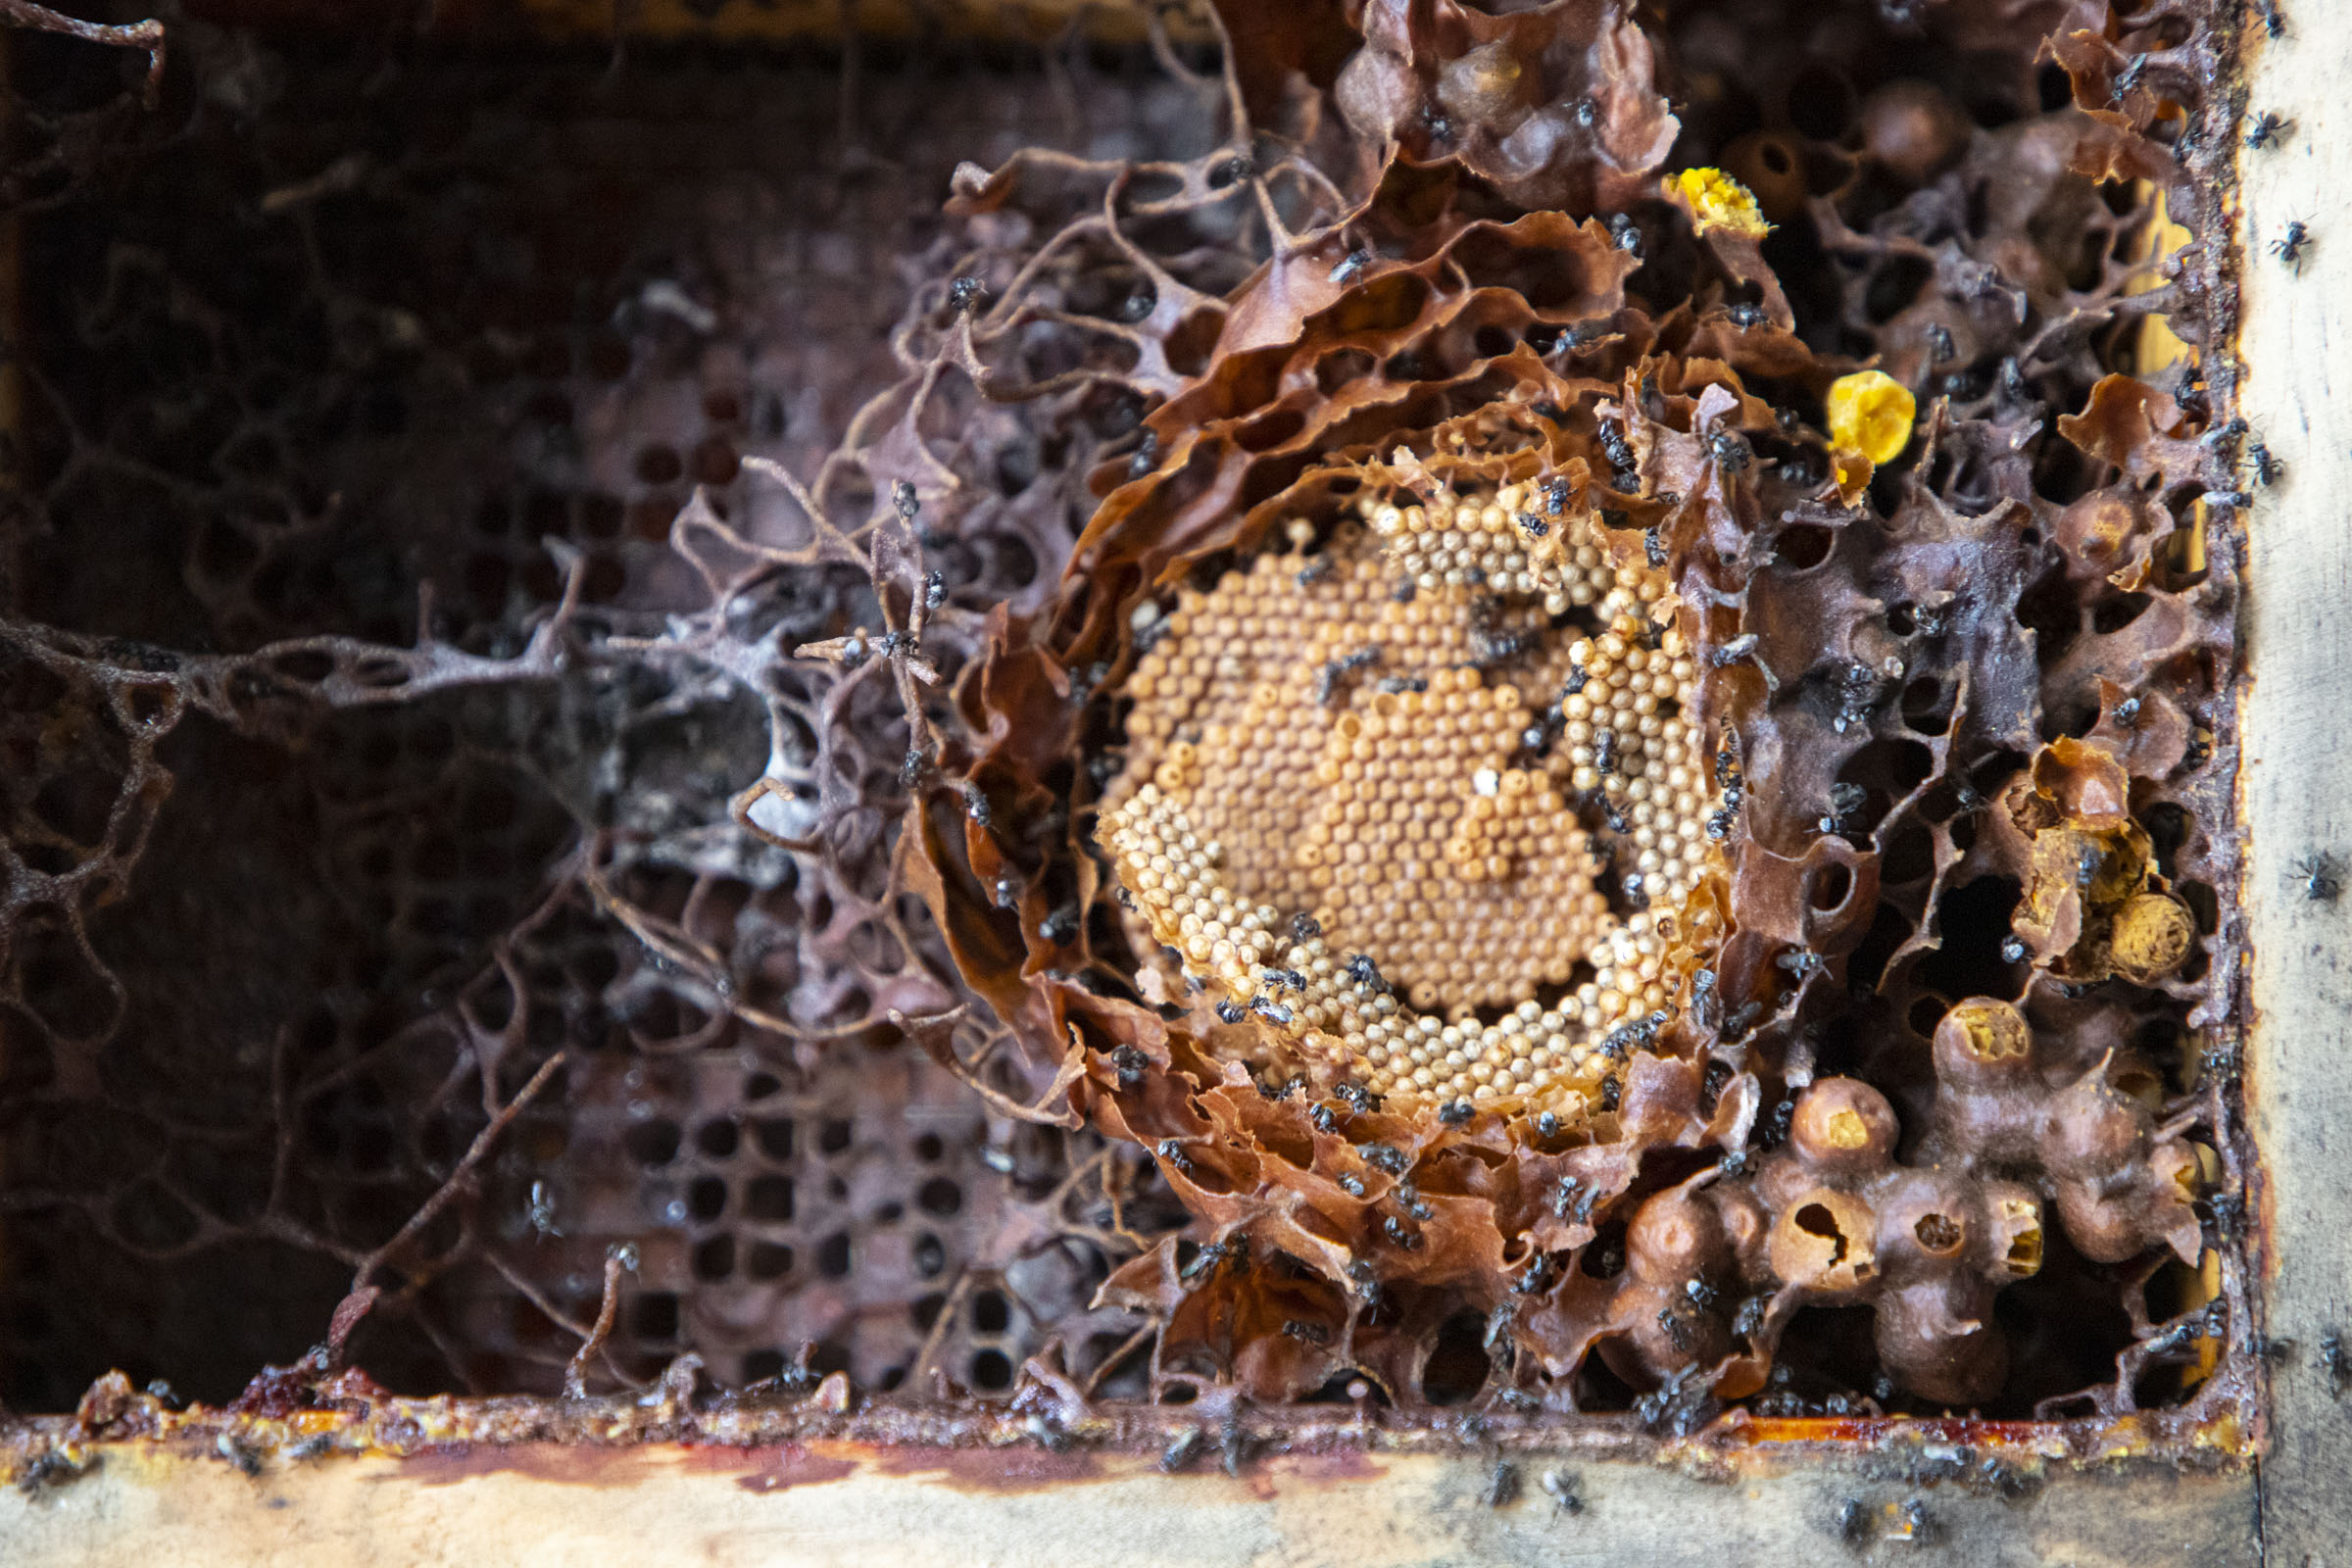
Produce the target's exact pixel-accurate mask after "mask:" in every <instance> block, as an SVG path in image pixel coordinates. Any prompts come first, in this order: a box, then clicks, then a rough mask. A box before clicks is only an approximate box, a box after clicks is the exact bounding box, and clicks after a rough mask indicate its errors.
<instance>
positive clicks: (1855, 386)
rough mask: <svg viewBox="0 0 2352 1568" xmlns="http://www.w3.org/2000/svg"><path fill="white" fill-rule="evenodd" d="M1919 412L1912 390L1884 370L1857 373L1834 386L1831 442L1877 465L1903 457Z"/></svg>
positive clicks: (1830, 401) (1835, 382) (1831, 406)
mask: <svg viewBox="0 0 2352 1568" xmlns="http://www.w3.org/2000/svg"><path fill="white" fill-rule="evenodd" d="M1918 412H1919V405H1918V403H1917V402H1916V401H1914V400H1913V398H1912V396H1911V391H1910V388H1908V387H1906V386H1904V385H1903V384H1902V383H1901V382H1900V381H1897V380H1896V379H1895V378H1894V377H1893V376H1891V375H1888V374H1887V372H1886V371H1884V370H1857V371H1855V372H1854V373H1853V374H1852V375H1841V376H1839V377H1838V379H1837V380H1835V381H1833V382H1831V383H1830V396H1829V413H1830V440H1831V441H1832V442H1833V443H1834V444H1835V445H1837V446H1839V447H1843V448H1845V449H1847V450H1848V451H1852V452H1859V453H1861V454H1862V456H1864V457H1866V458H1868V459H1869V460H1870V461H1871V462H1872V463H1874V464H1881V465H1884V464H1888V463H1892V462H1893V461H1894V460H1895V459H1897V458H1899V457H1901V456H1902V455H1903V448H1905V447H1907V446H1909V445H1910V444H1911V420H1912V417H1914V416H1915V415H1917V414H1918Z"/></svg>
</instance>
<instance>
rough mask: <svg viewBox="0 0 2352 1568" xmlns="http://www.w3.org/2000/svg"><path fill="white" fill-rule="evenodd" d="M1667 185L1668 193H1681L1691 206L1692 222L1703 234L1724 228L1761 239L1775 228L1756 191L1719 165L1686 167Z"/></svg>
mask: <svg viewBox="0 0 2352 1568" xmlns="http://www.w3.org/2000/svg"><path fill="white" fill-rule="evenodd" d="M1666 189H1667V193H1668V194H1669V195H1674V194H1676V193H1678V192H1679V193H1680V194H1681V196H1682V198H1683V201H1684V202H1685V203H1686V204H1687V205H1688V206H1689V207H1690V209H1691V226H1692V227H1693V228H1695V229H1696V230H1697V231H1698V232H1699V233H1701V234H1704V233H1705V232H1706V231H1707V230H1708V229H1710V228H1724V229H1729V230H1731V231H1732V232H1733V233H1735V234H1745V235H1748V236H1749V237H1751V238H1754V239H1762V238H1763V237H1764V236H1765V235H1767V234H1769V233H1771V232H1772V225H1771V224H1770V223H1767V222H1766V221H1764V212H1763V209H1762V208H1760V207H1758V206H1757V205H1756V198H1755V195H1754V193H1753V192H1751V191H1750V190H1749V189H1748V188H1747V187H1746V186H1745V185H1742V184H1740V182H1739V181H1738V180H1736V179H1734V178H1733V177H1732V176H1731V175H1729V174H1727V173H1725V172H1723V171H1722V170H1720V169H1686V170H1684V171H1683V172H1681V173H1679V174H1676V175H1674V176H1673V177H1672V178H1671V179H1669V180H1668V181H1667V182H1666Z"/></svg>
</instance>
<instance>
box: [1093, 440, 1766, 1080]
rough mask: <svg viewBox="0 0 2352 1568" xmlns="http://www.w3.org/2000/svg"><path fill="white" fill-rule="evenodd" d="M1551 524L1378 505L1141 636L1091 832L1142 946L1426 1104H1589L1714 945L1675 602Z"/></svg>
mask: <svg viewBox="0 0 2352 1568" xmlns="http://www.w3.org/2000/svg"><path fill="white" fill-rule="evenodd" d="M1522 509H1526V510H1522ZM1358 511H1359V513H1360V518H1361V520H1360V523H1359V522H1358V521H1348V522H1346V523H1344V524H1342V526H1341V527H1340V529H1339V530H1338V531H1337V532H1336V533H1335V534H1334V535H1333V537H1332V538H1331V540H1330V541H1329V543H1328V544H1327V545H1326V546H1325V547H1324V548H1323V549H1322V550H1321V551H1320V552H1318V553H1315V554H1312V555H1308V554H1292V555H1274V554H1266V555H1260V556H1258V557H1257V558H1256V559H1255V560H1254V561H1252V562H1251V563H1250V564H1249V565H1248V566H1246V567H1242V568H1237V569H1234V570H1232V571H1229V572H1227V573H1226V574H1225V576H1224V577H1223V578H1222V579H1221V580H1220V581H1218V582H1217V583H1216V585H1215V586H1214V587H1212V588H1210V589H1208V590H1207V591H1206V592H1200V591H1192V590H1188V591H1186V592H1185V593H1184V594H1183V595H1182V596H1181V598H1180V600H1179V602H1178V604H1177V605H1176V607H1175V608H1174V609H1173V610H1172V611H1171V612H1169V613H1167V614H1166V615H1165V617H1164V620H1159V621H1158V623H1157V624H1156V625H1155V626H1154V625H1152V624H1151V619H1152V618H1155V617H1154V612H1153V611H1152V610H1150V609H1147V610H1146V611H1144V612H1143V614H1144V615H1145V616H1146V617H1148V618H1147V629H1148V630H1155V631H1156V637H1149V636H1148V637H1147V638H1146V639H1145V640H1146V641H1147V642H1148V643H1149V644H1150V646H1149V648H1148V649H1147V651H1146V652H1145V653H1144V654H1143V655H1142V656H1141V657H1140V658H1139V660H1138V662H1137V663H1136V666H1135V669H1134V672H1133V674H1132V675H1131V676H1130V677H1129V679H1128V681H1127V682H1126V685H1125V688H1124V690H1125V692H1126V694H1127V695H1128V696H1130V697H1132V698H1133V699H1134V706H1133V708H1132V710H1131V711H1130V713H1129V716H1128V720H1127V738H1128V751H1127V759H1126V765H1125V768H1124V770H1123V771H1122V773H1121V774H1120V775H1119V776H1118V777H1117V778H1115V779H1114V780H1113V781H1112V782H1111V784H1110V786H1109V787H1108V789H1107V791H1106V793H1105V796H1104V800H1103V810H1102V813H1101V817H1100V825H1099V828H1098V833H1099V836H1100V837H1101V838H1102V840H1103V843H1104V845H1105V846H1106V847H1107V848H1108V849H1109V850H1110V851H1111V853H1112V856H1113V858H1114V859H1115V862H1116V865H1117V869H1118V874H1119V878H1120V881H1121V883H1122V884H1123V885H1124V886H1125V887H1126V889H1127V890H1128V893H1129V895H1130V896H1131V897H1132V899H1133V901H1134V907H1135V914H1136V919H1137V921H1138V922H1139V923H1140V925H1141V926H1143V927H1144V928H1145V932H1147V933H1148V935H1149V938H1150V944H1149V945H1157V946H1159V947H1164V948H1166V949H1170V950H1173V954H1174V958H1175V962H1176V965H1177V966H1178V967H1179V968H1180V969H1181V971H1182V973H1183V974H1184V975H1185V976H1186V977H1189V978H1190V979H1192V980H1195V981H1198V982H1200V983H1201V985H1202V986H1203V987H1205V988H1206V989H1207V990H1208V991H1209V992H1210V993H1211V994H1212V995H1213V996H1214V997H1215V998H1217V999H1219V1000H1220V1001H1221V1003H1222V1006H1221V1011H1222V1012H1223V1013H1224V1015H1225V1016H1226V1017H1227V1018H1228V1019H1229V1020H1235V1021H1238V1020H1239V1019H1240V1018H1241V1017H1243V1016H1249V1017H1252V1018H1254V1019H1255V1020H1256V1021H1257V1023H1258V1024H1259V1025H1260V1026H1262V1027H1264V1028H1266V1029H1269V1030H1271V1031H1273V1032H1274V1034H1275V1035H1276V1036H1278V1037H1279V1038H1280V1039H1281V1040H1283V1041H1285V1042H1287V1043H1288V1045H1289V1046H1290V1047H1291V1048H1293V1049H1295V1050H1296V1051H1298V1052H1299V1053H1300V1054H1303V1055H1305V1056H1307V1057H1308V1058H1310V1059H1315V1060H1319V1061H1321V1062H1323V1063H1324V1064H1325V1065H1326V1066H1328V1067H1330V1068H1331V1069H1333V1070H1334V1071H1335V1072H1337V1073H1338V1074H1340V1075H1342V1076H1345V1077H1347V1078H1349V1079H1352V1080H1353V1081H1355V1082H1357V1083H1359V1084H1361V1085H1362V1086H1363V1087H1365V1088H1367V1089H1369V1090H1371V1091H1372V1092H1373V1093H1375V1094H1379V1095H1383V1096H1391V1097H1397V1098H1400V1099H1402V1100H1404V1101H1405V1102H1407V1103H1408V1104H1409V1103H1439V1104H1443V1103H1450V1102H1454V1101H1468V1102H1471V1103H1479V1104H1486V1103H1504V1102H1516V1103H1521V1104H1529V1105H1535V1104H1562V1103H1569V1102H1574V1103H1577V1104H1581V1103H1583V1102H1584V1101H1586V1100H1588V1099H1590V1098H1591V1097H1592V1096H1593V1094H1594V1093H1595V1092H1596V1089H1597V1086H1598V1084H1599V1081H1600V1079H1601V1077H1602V1076H1603V1074H1604V1073H1606V1072H1607V1071H1608V1070H1609V1062H1608V1058H1607V1057H1606V1055H1605V1054H1603V1053H1602V1052H1601V1051H1600V1049H1599V1047H1600V1044H1601V1042H1602V1041H1603V1040H1604V1039H1606V1038H1607V1037H1608V1036H1609V1035H1610V1033H1611V1031H1613V1030H1622V1029H1623V1028H1624V1027H1625V1026H1628V1025H1632V1026H1633V1027H1634V1028H1635V1030H1636V1031H1637V1033H1640V1031H1642V1029H1643V1028H1644V1026H1645V1025H1646V1023H1647V1021H1648V1020H1650V1019H1651V1018H1652V1017H1653V1016H1657V1015H1670V1014H1671V1012H1672V1010H1673V1009H1674V1007H1675V1006H1676V1005H1678V1002H1679V1000H1680V998H1681V996H1682V993H1683V988H1684V986H1685V985H1686V984H1687V973H1688V970H1689V969H1690V968H1691V966H1692V964H1691V962H1690V961H1689V957H1690V955H1691V952H1692V951H1693V950H1694V949H1695V948H1696V947H1697V946H1698V945H1699V944H1701V943H1703V942H1705V941H1707V940H1709V939H1710V938H1711V935H1712V934H1713V932H1714V931H1715V929H1716V927H1717V922H1718V918H1719V917H1718V916H1717V915H1716V913H1715V911H1714V908H1713V907H1712V906H1711V905H1710V904H1709V903H1708V902H1707V901H1704V900H1699V901H1691V902H1690V903H1688V904H1687V903H1686V901H1687V900H1689V897H1690V895H1691V892H1692V890H1693V889H1694V888H1696V887H1697V886H1698V885H1699V884H1700V882H1701V880H1702V879H1703V878H1704V877H1706V876H1707V875H1708V874H1709V872H1710V870H1712V869H1713V868H1714V867H1715V866H1717V865H1718V864H1719V857H1718V855H1717V853H1716V851H1715V850H1714V849H1713V847H1712V843H1711V841H1710V840H1709V839H1708V837H1707V833H1706V823H1707V820H1708V817H1709V815H1710V813H1712V812H1713V811H1715V810H1716V809H1718V808H1719V807H1720V805H1721V797H1720V796H1719V794H1718V793H1717V791H1716V789H1715V787H1714V783H1713V779H1712V775H1711V772H1710V766H1711V762H1710V757H1709V752H1708V747H1707V742H1706V738H1705V737H1704V736H1703V735H1701V734H1699V733H1698V732H1697V730H1696V729H1695V727H1694V726H1693V725H1692V723H1691V721H1690V719H1689V718H1688V717H1687V716H1686V705H1687V704H1689V703H1690V701H1691V698H1692V696H1693V694H1694V690H1695V683H1696V679H1697V662H1696V660H1695V659H1694V657H1693V655H1692V653H1691V649H1690V648H1689V647H1687V646H1686V645H1685V642H1684V639H1683V637H1682V634H1681V633H1680V632H1679V631H1678V630H1676V629H1674V628H1673V626H1672V624H1671V622H1672V614H1671V610H1672V596H1671V590H1670V587H1669V584H1668V581H1667V579H1666V577H1665V574H1664V573H1663V572H1658V571H1652V570H1649V569H1647V568H1646V567H1643V566H1640V565H1636V566H1633V567H1622V566H1616V565H1613V564H1611V562H1610V560H1609V557H1608V555H1607V554H1606V552H1605V551H1604V550H1603V549H1602V548H1601V543H1600V540H1599V539H1598V537H1597V536H1596V532H1595V530H1594V529H1593V527H1592V525H1591V522H1590V519H1589V517H1587V516H1584V515H1579V514H1577V513H1576V512H1574V511H1561V512H1548V511H1546V510H1545V509H1544V493H1543V492H1542V491H1540V490H1539V488H1538V487H1537V486H1534V485H1504V486H1502V487H1501V488H1500V489H1498V490H1496V489H1490V490H1486V491H1484V492H1481V493H1474V494H1467V495H1454V494H1452V493H1449V492H1448V493H1441V494H1439V495H1438V496H1436V497H1434V498H1432V499H1429V500H1426V501H1423V500H1416V499H1413V498H1410V497H1398V498H1394V499H1368V500H1366V501H1364V502H1363V503H1361V504H1360V506H1359V508H1358ZM1295 526H1296V525H1295ZM1301 532H1302V533H1304V532H1306V530H1303V529H1301ZM1604 855H1605V856H1606V862H1605V867H1604V860H1603V856H1604ZM1604 869H1605V872H1606V875H1607V877H1608V887H1609V888H1611V889H1615V888H1616V887H1617V886H1618V884H1620V883H1622V882H1623V881H1624V880H1625V879H1626V878H1627V877H1628V876H1629V875H1630V876H1632V877H1635V878H1638V879H1639V881H1638V889H1639V893H1640V895H1641V897H1640V901H1639V903H1640V907H1634V908H1632V909H1631V910H1630V912H1626V913H1620V912H1618V911H1617V910H1616V909H1613V908H1612V907H1611V900H1610V897H1609V893H1608V892H1606V891H1604V889H1603V886H1602V884H1601V882H1600V880H1599V878H1600V876H1601V875H1602V874H1603V871H1604ZM1140 934H1144V933H1139V935H1140ZM1482 1014H1483V1015H1484V1019H1491V1020H1492V1021H1483V1020H1482ZM1643 1038H1646V1036H1643ZM1624 1043H1625V1037H1624V1036H1622V1035H1621V1036H1620V1046H1621V1047H1622V1046H1623V1045H1624Z"/></svg>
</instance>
